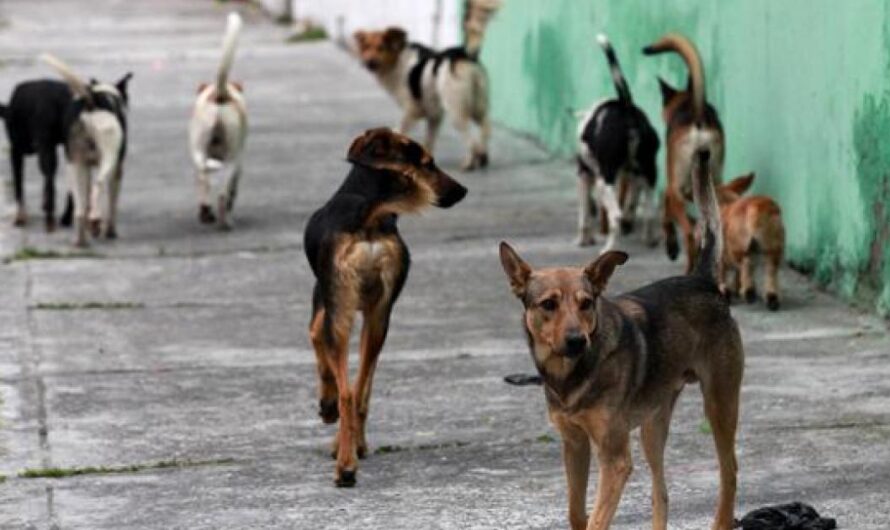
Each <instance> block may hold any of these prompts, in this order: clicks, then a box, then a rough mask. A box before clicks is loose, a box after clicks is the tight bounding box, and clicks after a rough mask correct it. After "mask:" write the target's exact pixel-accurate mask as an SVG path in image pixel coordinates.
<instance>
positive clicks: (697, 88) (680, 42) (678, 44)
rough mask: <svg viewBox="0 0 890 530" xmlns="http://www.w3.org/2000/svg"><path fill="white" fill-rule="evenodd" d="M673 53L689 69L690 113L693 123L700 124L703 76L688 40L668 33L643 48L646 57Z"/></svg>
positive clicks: (702, 110)
mask: <svg viewBox="0 0 890 530" xmlns="http://www.w3.org/2000/svg"><path fill="white" fill-rule="evenodd" d="M666 52H674V53H677V54H679V55H680V57H682V58H683V61H684V62H685V63H686V68H688V69H689V85H690V90H691V91H692V111H693V113H694V116H695V123H698V124H701V123H703V122H704V117H705V74H704V69H703V68H702V65H701V58H700V57H699V55H698V50H696V49H695V46H694V45H693V44H692V43H691V42H689V39H687V38H686V37H684V36H683V35H680V34H677V33H668V34H667V35H665V36H664V37H662V38H661V39H660V40H659V41H658V42H656V43H654V44H650V45H649V46H646V47H645V48H643V53H645V54H646V55H656V54H659V53H666Z"/></svg>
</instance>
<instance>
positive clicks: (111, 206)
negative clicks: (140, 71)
mask: <svg viewBox="0 0 890 530" xmlns="http://www.w3.org/2000/svg"><path fill="white" fill-rule="evenodd" d="M41 59H42V60H43V61H44V62H45V63H47V64H48V65H50V66H51V67H53V68H54V69H55V70H56V71H58V72H59V74H60V75H61V76H62V78H63V79H64V80H65V82H67V83H68V85H69V86H70V87H71V92H72V94H73V96H74V99H73V100H72V101H71V104H70V105H69V106H68V108H67V109H66V111H65V118H64V125H63V128H64V133H65V155H66V158H67V161H68V182H69V186H70V189H71V191H72V194H73V195H74V217H75V222H76V232H75V236H74V244H75V245H77V246H86V245H87V238H86V234H87V222H89V229H90V232H91V234H92V236H93V237H99V235H100V234H101V232H102V222H103V220H105V226H104V228H105V237H106V238H108V239H114V238H115V237H117V201H118V195H119V193H120V186H121V179H122V178H123V168H124V155H125V154H126V149H127V83H128V82H129V80H130V78H131V77H132V76H133V74H130V73H128V74H126V75H125V76H124V77H123V78H121V79H120V80H119V81H118V82H117V83H115V84H114V85H111V84H106V83H100V82H98V81H95V80H91V81H90V82H89V83H87V82H85V81H83V80H82V79H81V78H80V77H79V76H78V75H77V74H75V73H74V71H73V70H72V69H71V68H70V67H69V66H68V65H67V64H65V63H64V62H62V61H61V60H60V59H58V58H57V57H54V56H52V55H49V54H43V55H42V56H41ZM94 171H95V179H93V178H92V177H93V172H94ZM106 193H107V200H105V197H104V195H105V194H106Z"/></svg>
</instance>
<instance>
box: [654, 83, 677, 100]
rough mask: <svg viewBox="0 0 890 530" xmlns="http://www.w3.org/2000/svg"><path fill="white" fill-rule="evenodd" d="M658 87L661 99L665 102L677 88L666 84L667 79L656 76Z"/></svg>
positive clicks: (672, 95) (674, 93)
mask: <svg viewBox="0 0 890 530" xmlns="http://www.w3.org/2000/svg"><path fill="white" fill-rule="evenodd" d="M658 88H660V89H661V100H662V102H663V103H665V104H667V103H668V102H669V101H670V100H671V99H672V98H673V97H674V96H675V95H676V94H677V92H678V91H677V89H676V88H674V87H672V86H671V85H669V84H668V82H667V81H665V80H664V79H662V78H661V77H659V78H658Z"/></svg>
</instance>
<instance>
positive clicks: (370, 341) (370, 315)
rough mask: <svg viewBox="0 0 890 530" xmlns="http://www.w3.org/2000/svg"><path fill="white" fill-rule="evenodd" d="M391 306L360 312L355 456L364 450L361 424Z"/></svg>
mask: <svg viewBox="0 0 890 530" xmlns="http://www.w3.org/2000/svg"><path fill="white" fill-rule="evenodd" d="M391 311H392V306H391V305H389V306H386V307H383V308H380V309H376V310H374V309H371V310H367V311H364V312H363V323H362V336H361V340H360V345H359V357H360V360H359V368H358V376H357V377H356V380H355V392H354V396H355V399H356V407H357V411H358V414H357V419H358V425H357V428H356V453H357V454H358V457H359V458H364V457H365V455H366V454H367V452H368V442H367V440H366V439H365V424H366V422H367V420H368V412H369V411H370V406H371V388H372V386H373V382H374V371H375V369H376V368H377V359H378V358H379V356H380V351H381V350H382V349H383V343H384V342H385V341H386V333H387V331H388V330H389V315H390V312H391Z"/></svg>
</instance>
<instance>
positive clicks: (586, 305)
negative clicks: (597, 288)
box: [578, 298, 593, 311]
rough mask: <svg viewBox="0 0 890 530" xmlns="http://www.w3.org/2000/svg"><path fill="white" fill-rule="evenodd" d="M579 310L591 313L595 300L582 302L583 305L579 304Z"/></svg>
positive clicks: (586, 299)
mask: <svg viewBox="0 0 890 530" xmlns="http://www.w3.org/2000/svg"><path fill="white" fill-rule="evenodd" d="M578 309H580V310H581V311H590V310H591V309H593V300H591V299H590V298H585V299H584V300H581V303H579V304H578Z"/></svg>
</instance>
